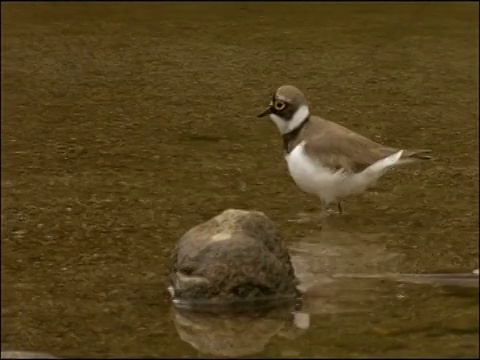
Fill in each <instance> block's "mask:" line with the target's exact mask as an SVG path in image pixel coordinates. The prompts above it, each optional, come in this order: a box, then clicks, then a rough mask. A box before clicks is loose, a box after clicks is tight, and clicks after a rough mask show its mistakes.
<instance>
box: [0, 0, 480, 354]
mask: <svg viewBox="0 0 480 360" xmlns="http://www.w3.org/2000/svg"><path fill="white" fill-rule="evenodd" d="M285 83H290V84H292V85H295V86H297V87H299V88H300V89H302V90H303V91H304V92H305V94H306V95H307V97H308V98H309V99H310V101H311V103H312V110H313V112H314V113H315V114H318V115H320V116H323V117H326V118H328V119H331V120H334V121H337V122H339V123H341V124H343V125H346V126H348V127H350V128H352V129H355V130H357V131H359V132H361V133H362V134H365V135H367V136H369V137H372V138H374V139H375V140H378V141H381V142H385V143H387V144H389V145H392V146H398V147H401V146H404V147H409V148H419V147H420V148H430V149H432V150H433V152H434V154H435V155H437V157H438V159H437V160H436V161H435V162H433V163H430V164H419V165H413V166H410V167H408V168H402V169H397V170H394V171H391V172H389V173H388V174H387V175H386V176H385V177H384V178H383V179H382V180H381V181H380V182H379V183H378V186H377V187H376V188H375V189H373V190H372V191H371V192H370V193H368V194H365V195H362V196H359V197H357V198H352V199H349V200H348V201H347V202H345V204H344V210H345V214H344V215H342V216H341V217H332V218H330V219H329V222H328V226H327V229H324V231H323V232H320V231H319V226H318V224H317V223H316V222H314V221H313V222H312V221H311V222H307V223H304V224H298V223H294V222H290V221H289V220H292V219H297V218H299V217H301V216H302V214H304V213H306V214H312V213H314V212H315V211H317V209H318V208H319V202H318V200H316V199H314V198H311V197H310V196H308V195H305V194H302V193H301V192H300V191H299V190H298V189H297V188H296V187H295V185H294V184H293V182H292V180H291V179H290V178H289V176H288V173H287V172H286V165H285V164H284V162H283V159H282V146H281V139H280V137H279V134H278V133H277V131H276V129H275V127H274V125H273V124H272V123H271V122H270V121H269V120H264V119H263V121H262V120H259V119H257V118H255V115H256V114H257V113H258V112H260V111H261V110H262V109H263V108H264V107H265V106H266V105H267V104H268V101H269V99H270V96H271V93H272V91H273V90H274V89H275V88H276V87H277V86H279V85H281V84H285ZM477 91H478V4H476V3H460V4H453V3H441V4H440V3H438V4H430V3H429V4H427V3H402V4H400V3H396V4H393V3H392V4H381V5H379V4H375V5H374V4H368V3H361V4H360V3H359V4H335V3H322V4H320V3H317V4H314V3H295V4H274V5H273V6H272V4H256V3H243V4H240V3H215V4H213V3H211V4H205V3H204V4H189V3H181V4H173V3H156V4H152V3H148V4H147V3H142V4H128V3H122V4H89V5H85V4H82V3H69V4H53V3H52V4H47V3H43V4H41V3H39V4H32V3H22V4H13V3H8V4H4V3H2V144H1V146H2V158H1V159H2V164H1V166H2V350H29V351H43V352H49V353H52V354H54V355H56V356H65V357H67V356H81V357H95V356H108V357H120V356H121V357H130V356H135V357H140V356H156V357H167V356H170V357H173V356H180V357H198V356H213V355H216V356H227V355H221V354H222V351H223V352H225V351H227V350H228V349H231V352H230V353H229V354H230V355H228V356H264V357H267V356H268V357H273V356H304V357H305V356H318V357H320V356H324V357H342V356H345V357H346V356H356V357H358V356H363V357H366V356H417V357H421V356H458V357H467V356H470V357H474V356H478V288H475V287H473V288H472V287H466V286H452V285H448V286H447V285H445V284H440V285H439V284H434V283H431V282H430V283H429V282H427V283H423V284H418V283H412V282H411V281H408V279H403V280H402V279H400V280H398V279H391V278H388V276H387V278H382V277H381V276H379V275H383V274H392V273H395V274H398V273H403V274H418V273H451V272H454V273H470V272H471V271H472V270H473V269H476V268H478V140H477V132H478V96H477ZM226 208H243V209H255V210H260V211H263V212H265V213H266V214H267V215H268V216H269V217H270V218H271V219H272V220H273V221H275V223H276V224H278V227H279V230H280V231H281V233H282V234H283V235H284V237H285V240H286V241H287V244H288V246H289V247H290V249H291V251H292V256H293V258H294V262H295V264H296V268H297V271H298V273H299V274H300V277H301V278H302V280H303V282H304V286H305V287H308V288H309V289H310V290H309V296H308V297H307V299H306V304H305V308H304V309H301V310H298V311H297V312H296V313H295V311H294V310H292V309H287V310H285V311H284V312H280V313H276V312H275V313H273V314H262V316H257V317H255V318H252V317H246V316H245V317H234V318H232V317H218V318H213V319H212V318H208V316H207V315H203V316H200V315H198V314H197V315H194V314H189V313H182V314H180V316H179V315H178V314H177V312H176V311H175V310H174V309H172V308H171V301H170V296H169V294H168V291H167V286H168V285H169V283H168V278H167V275H168V266H169V263H170V258H169V257H170V253H171V250H172V247H173V246H174V244H175V242H176V241H177V239H178V238H179V237H180V236H181V235H182V234H183V233H184V232H185V231H187V230H188V229H189V228H191V227H192V226H194V225H196V224H198V223H200V222H203V221H205V220H207V219H209V218H210V217H212V216H214V215H216V214H218V213H219V212H221V211H223V210H224V209H226ZM352 274H362V275H372V276H373V275H376V276H379V277H378V278H375V276H373V278H368V276H364V278H362V279H358V278H350V277H348V276H345V275H349V276H350V275H352ZM340 275H341V276H340ZM342 276H343V277H342ZM460 285H462V284H460ZM307 319H308V320H307ZM294 321H297V326H295V325H294ZM179 323H180V325H179ZM299 324H300V326H298V325H299ZM202 326H203V327H202ZM205 327H206V329H209V330H208V331H205V330H203V332H202V329H205ZM302 327H303V328H302ZM179 329H180V330H179ZM192 329H194V330H192ZM224 329H230V330H229V331H228V332H227V331H226V330H224ZM188 331H190V333H189V336H185V332H188ZM239 334H240V335H239ZM241 334H243V335H244V336H241ZM207 335H208V337H205V336H207ZM260 335H261V336H260ZM221 336H230V338H229V339H231V340H232V342H226V341H222V338H221ZM245 339H246V340H245ZM249 339H250V340H249ZM252 339H256V340H257V341H256V342H255V343H252V344H251V348H248V349H247V348H246V347H247V346H246V345H242V344H249V343H251V342H252V341H253V340H252ZM243 340H245V342H243V343H242V341H243ZM227 343H228V344H230V345H228V349H227V345H225V344H227ZM222 344H223V345H222ZM198 349H200V350H198ZM215 349H217V350H215ZM238 349H240V350H238ZM242 349H243V350H242ZM247 350H248V351H247ZM215 351H217V352H215ZM219 351H220V352H219ZM235 351H237V352H236V353H235ZM234 353H235V354H238V355H234Z"/></svg>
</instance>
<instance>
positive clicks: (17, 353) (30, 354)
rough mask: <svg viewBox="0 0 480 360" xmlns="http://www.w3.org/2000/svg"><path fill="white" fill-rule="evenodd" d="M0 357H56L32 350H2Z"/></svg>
mask: <svg viewBox="0 0 480 360" xmlns="http://www.w3.org/2000/svg"><path fill="white" fill-rule="evenodd" d="M1 358H2V359H58V358H57V357H55V356H53V355H50V354H46V353H41V352H33V351H2V356H1Z"/></svg>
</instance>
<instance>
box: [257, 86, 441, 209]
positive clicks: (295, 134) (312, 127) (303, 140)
mask: <svg viewBox="0 0 480 360" xmlns="http://www.w3.org/2000/svg"><path fill="white" fill-rule="evenodd" d="M267 115H268V116H269V117H270V119H271V120H272V121H273V123H274V124H275V125H276V126H277V128H278V130H279V132H280V134H281V136H282V139H283V150H284V154H285V160H286V162H287V166H288V171H289V173H290V176H291V177H292V178H293V181H294V182H295V184H296V185H297V187H298V188H300V189H301V190H302V191H303V192H305V193H308V194H310V195H314V196H317V197H318V198H319V199H320V201H321V214H325V213H327V212H328V208H329V206H331V205H336V206H337V212H338V214H342V213H343V212H344V211H343V207H342V201H343V200H344V199H346V198H348V197H350V196H352V195H355V194H360V193H362V192H364V191H366V190H367V189H368V188H370V187H371V186H372V185H374V184H375V183H376V182H377V180H378V179H379V178H380V177H381V176H382V175H383V174H385V173H386V171H387V170H388V169H390V168H392V167H395V166H397V165H401V164H407V163H412V162H417V161H425V160H431V159H432V157H431V156H430V155H428V154H429V153H431V150H428V149H424V150H407V149H397V148H394V147H390V146H385V145H382V144H380V143H377V142H375V141H373V140H370V139H368V138H367V137H365V136H362V135H360V134H358V133H356V132H354V131H352V130H350V129H348V128H346V127H344V126H342V125H339V124H337V123H335V122H333V121H329V120H326V119H323V118H321V117H319V116H315V115H312V114H311V112H310V108H309V103H308V101H307V99H306V97H305V95H304V94H303V93H302V92H301V91H300V90H299V89H298V88H296V87H295V86H292V85H282V86H280V87H279V88H278V89H277V90H276V91H275V92H274V93H273V95H272V98H271V101H270V105H269V106H268V107H267V109H266V110H265V111H263V112H262V113H260V114H258V115H257V117H259V118H262V117H265V116H267Z"/></svg>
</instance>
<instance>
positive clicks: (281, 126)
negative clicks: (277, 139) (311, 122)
mask: <svg viewBox="0 0 480 360" xmlns="http://www.w3.org/2000/svg"><path fill="white" fill-rule="evenodd" d="M309 115H310V110H309V109H308V106H307V105H302V106H300V107H299V108H298V110H297V111H296V112H295V114H293V116H292V118H291V119H290V120H285V119H284V118H282V117H280V116H278V115H275V114H270V119H272V121H273V122H274V123H275V125H277V127H278V130H279V131H280V133H281V134H282V135H283V134H288V133H289V132H291V131H293V130H295V129H296V128H298V127H299V126H300V125H302V123H303V122H304V121H305V119H306V118H307V117H308V116H309Z"/></svg>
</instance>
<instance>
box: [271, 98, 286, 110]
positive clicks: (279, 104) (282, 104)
mask: <svg viewBox="0 0 480 360" xmlns="http://www.w3.org/2000/svg"><path fill="white" fill-rule="evenodd" d="M273 107H274V108H275V110H277V111H282V110H283V109H285V101H282V100H277V101H275V103H274V104H273Z"/></svg>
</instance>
